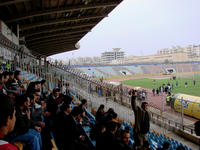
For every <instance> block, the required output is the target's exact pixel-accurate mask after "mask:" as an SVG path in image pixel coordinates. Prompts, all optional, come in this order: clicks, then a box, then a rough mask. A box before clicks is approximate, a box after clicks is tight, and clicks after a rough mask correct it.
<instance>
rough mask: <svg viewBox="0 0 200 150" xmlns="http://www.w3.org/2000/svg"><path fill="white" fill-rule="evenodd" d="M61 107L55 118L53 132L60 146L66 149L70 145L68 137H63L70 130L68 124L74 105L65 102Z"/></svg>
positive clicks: (61, 148)
mask: <svg viewBox="0 0 200 150" xmlns="http://www.w3.org/2000/svg"><path fill="white" fill-rule="evenodd" d="M60 109H61V111H60V112H59V113H58V114H56V117H55V118H54V120H53V134H54V138H55V141H56V144H57V146H58V148H59V149H60V150H64V149H67V147H68V146H69V145H68V142H66V139H65V138H63V135H67V134H68V133H67V132H68V131H69V130H68V129H67V126H68V120H69V117H71V116H70V113H71V111H72V106H71V104H70V103H68V104H65V103H63V104H62V106H61V108H60Z"/></svg>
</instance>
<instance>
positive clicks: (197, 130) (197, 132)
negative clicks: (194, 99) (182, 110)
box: [194, 120, 200, 136]
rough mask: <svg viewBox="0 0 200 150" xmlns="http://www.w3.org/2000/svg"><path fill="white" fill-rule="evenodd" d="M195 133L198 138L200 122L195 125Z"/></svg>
mask: <svg viewBox="0 0 200 150" xmlns="http://www.w3.org/2000/svg"><path fill="white" fill-rule="evenodd" d="M194 131H195V133H196V135H197V136H200V120H199V121H196V122H195V123H194Z"/></svg>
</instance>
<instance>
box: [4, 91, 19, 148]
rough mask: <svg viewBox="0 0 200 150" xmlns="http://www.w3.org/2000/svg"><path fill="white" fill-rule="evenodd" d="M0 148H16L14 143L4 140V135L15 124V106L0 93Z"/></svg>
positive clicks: (10, 130)
mask: <svg viewBox="0 0 200 150" xmlns="http://www.w3.org/2000/svg"><path fill="white" fill-rule="evenodd" d="M0 97H1V100H0V149H1V150H18V148H16V147H15V146H14V145H11V144H9V143H8V142H6V141H5V140H4V136H6V135H7V134H8V133H10V132H12V130H13V129H14V126H15V121H16V118H15V108H14V105H13V103H12V101H11V100H10V99H9V97H8V96H6V95H0Z"/></svg>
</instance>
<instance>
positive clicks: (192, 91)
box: [122, 76, 200, 96]
mask: <svg viewBox="0 0 200 150" xmlns="http://www.w3.org/2000/svg"><path fill="white" fill-rule="evenodd" d="M194 79H195V81H196V86H195V87H194V85H193V80H194ZM153 80H154V79H149V78H144V79H132V80H126V81H122V84H126V85H130V86H135V87H137V86H139V87H142V88H147V89H153V88H155V89H156V88H158V87H159V86H161V85H162V84H163V83H164V84H167V83H168V82H169V83H170V84H174V89H173V90H172V93H183V94H188V95H193V96H200V77H199V76H195V77H191V78H189V77H188V78H177V79H176V80H172V79H171V80H170V79H155V80H156V82H155V83H154V82H153ZM176 81H178V86H177V87H176V86H175V85H176ZM186 81H187V83H188V87H187V88H185V82H186Z"/></svg>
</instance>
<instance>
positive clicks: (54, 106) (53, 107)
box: [47, 88, 60, 117]
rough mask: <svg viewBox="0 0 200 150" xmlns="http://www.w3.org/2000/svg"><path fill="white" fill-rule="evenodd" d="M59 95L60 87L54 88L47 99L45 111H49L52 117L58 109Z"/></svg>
mask: <svg viewBox="0 0 200 150" xmlns="http://www.w3.org/2000/svg"><path fill="white" fill-rule="evenodd" d="M59 95H60V89H59V88H54V89H53V93H51V94H50V96H49V98H48V100H47V111H48V112H49V113H50V115H51V117H54V116H55V115H56V113H57V111H58V104H59V103H60V102H58V101H57V100H58V98H59Z"/></svg>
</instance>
